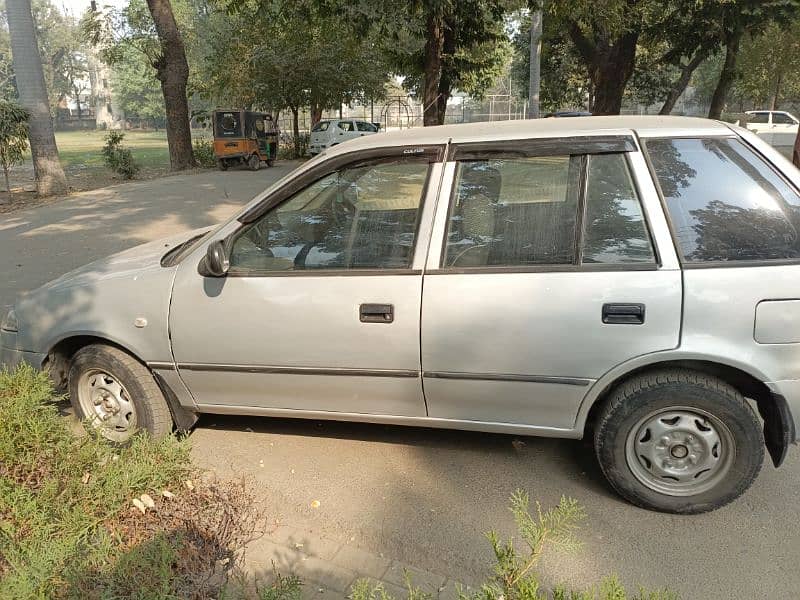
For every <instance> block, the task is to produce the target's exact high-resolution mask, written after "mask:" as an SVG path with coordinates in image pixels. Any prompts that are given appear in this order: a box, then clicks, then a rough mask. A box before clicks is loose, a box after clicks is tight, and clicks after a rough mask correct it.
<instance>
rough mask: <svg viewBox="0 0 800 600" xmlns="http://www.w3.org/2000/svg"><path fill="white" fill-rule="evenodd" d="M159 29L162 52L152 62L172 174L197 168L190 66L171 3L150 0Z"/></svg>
mask: <svg viewBox="0 0 800 600" xmlns="http://www.w3.org/2000/svg"><path fill="white" fill-rule="evenodd" d="M147 6H148V8H149V9H150V14H151V15H152V16H153V23H155V26H156V33H157V34H158V39H159V42H160V43H161V52H160V54H159V55H158V57H157V58H156V59H155V61H153V67H155V69H156V77H158V80H159V81H160V82H161V92H162V93H163V94H164V107H165V109H166V113H167V143H168V144H169V162H170V166H171V167H172V169H173V170H176V171H177V170H180V169H187V168H190V167H194V166H196V165H197V163H196V162H195V160H194V153H193V151H192V130H191V127H190V125H189V101H188V98H187V96H186V86H187V83H188V82H189V63H188V62H187V60H186V50H185V49H184V47H183V40H182V39H181V34H180V31H178V24H177V23H176V22H175V15H174V14H173V12H172V5H171V4H170V0H147Z"/></svg>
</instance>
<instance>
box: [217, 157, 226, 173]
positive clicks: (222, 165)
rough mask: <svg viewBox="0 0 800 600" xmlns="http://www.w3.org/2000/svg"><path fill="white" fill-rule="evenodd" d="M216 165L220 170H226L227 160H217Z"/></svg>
mask: <svg viewBox="0 0 800 600" xmlns="http://www.w3.org/2000/svg"><path fill="white" fill-rule="evenodd" d="M217 167H219V170H220V171H227V170H228V161H227V160H222V159H220V160H218V161H217Z"/></svg>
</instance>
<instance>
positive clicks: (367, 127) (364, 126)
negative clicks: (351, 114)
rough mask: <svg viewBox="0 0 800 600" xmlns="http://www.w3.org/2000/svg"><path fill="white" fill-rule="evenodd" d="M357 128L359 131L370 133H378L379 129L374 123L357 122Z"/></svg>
mask: <svg viewBox="0 0 800 600" xmlns="http://www.w3.org/2000/svg"><path fill="white" fill-rule="evenodd" d="M356 127H357V128H358V130H359V131H369V132H370V133H377V131H378V128H377V127H375V125H373V124H372V123H367V122H366V121H356Z"/></svg>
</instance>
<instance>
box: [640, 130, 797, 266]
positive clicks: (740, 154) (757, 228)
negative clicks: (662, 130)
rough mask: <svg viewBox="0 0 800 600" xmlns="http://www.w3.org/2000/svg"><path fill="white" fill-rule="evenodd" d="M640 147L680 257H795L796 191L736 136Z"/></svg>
mask: <svg viewBox="0 0 800 600" xmlns="http://www.w3.org/2000/svg"><path fill="white" fill-rule="evenodd" d="M646 148H647V152H648V154H649V156H650V160H651V161H652V164H653V169H654V170H655V174H656V177H657V179H658V183H659V185H660V187H661V191H662V193H663V195H664V199H665V201H666V204H667V209H668V211H669V216H670V219H671V221H672V225H673V228H674V231H675V235H676V237H677V240H678V244H679V245H680V249H681V251H682V253H683V258H684V261H685V262H687V263H702V262H718V261H747V260H780V259H795V258H800V242H799V241H798V224H800V221H798V218H799V216H800V215H799V214H798V208H799V207H800V197H798V194H797V192H796V191H795V190H794V189H792V188H791V187H790V186H789V185H788V184H787V183H786V182H785V181H784V180H783V179H782V178H781V177H780V176H778V174H777V173H776V172H775V171H774V170H773V169H772V168H771V167H770V166H769V165H768V164H767V163H765V162H764V161H763V160H762V159H761V158H759V157H758V156H757V155H755V154H754V153H753V152H752V151H751V150H750V149H749V148H748V147H747V146H746V145H745V144H744V143H742V142H741V141H740V140H738V139H734V138H718V139H652V140H648V141H647V143H646Z"/></svg>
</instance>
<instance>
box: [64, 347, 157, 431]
mask: <svg viewBox="0 0 800 600" xmlns="http://www.w3.org/2000/svg"><path fill="white" fill-rule="evenodd" d="M69 398H70V402H71V403H72V406H73V408H74V409H75V413H76V416H77V417H78V418H79V419H81V420H82V421H88V422H89V423H90V424H91V425H92V426H93V427H95V428H96V429H97V430H98V431H99V432H100V434H101V435H102V436H103V437H105V438H106V439H108V440H110V441H112V442H115V443H118V444H125V443H127V442H128V441H129V440H130V439H131V437H132V436H133V435H134V433H135V432H136V431H138V430H143V431H146V432H147V433H148V434H150V435H151V436H152V437H153V438H156V439H160V438H163V437H165V436H166V435H168V434H169V433H170V432H171V431H172V416H171V414H170V411H169V407H168V406H167V402H166V400H165V399H164V394H162V393H161V389H160V388H159V387H158V385H157V384H156V382H155V380H154V379H153V375H152V374H151V373H150V371H148V370H147V367H145V366H144V365H143V364H142V363H140V362H139V361H138V360H136V359H135V358H133V357H132V356H131V355H129V354H127V353H125V352H123V351H122V350H120V349H119V348H116V347H114V346H108V345H106V344H92V345H91V346H86V347H85V348H82V349H81V350H79V351H78V352H77V353H76V354H75V356H74V357H73V359H72V365H71V366H70V371H69Z"/></svg>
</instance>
